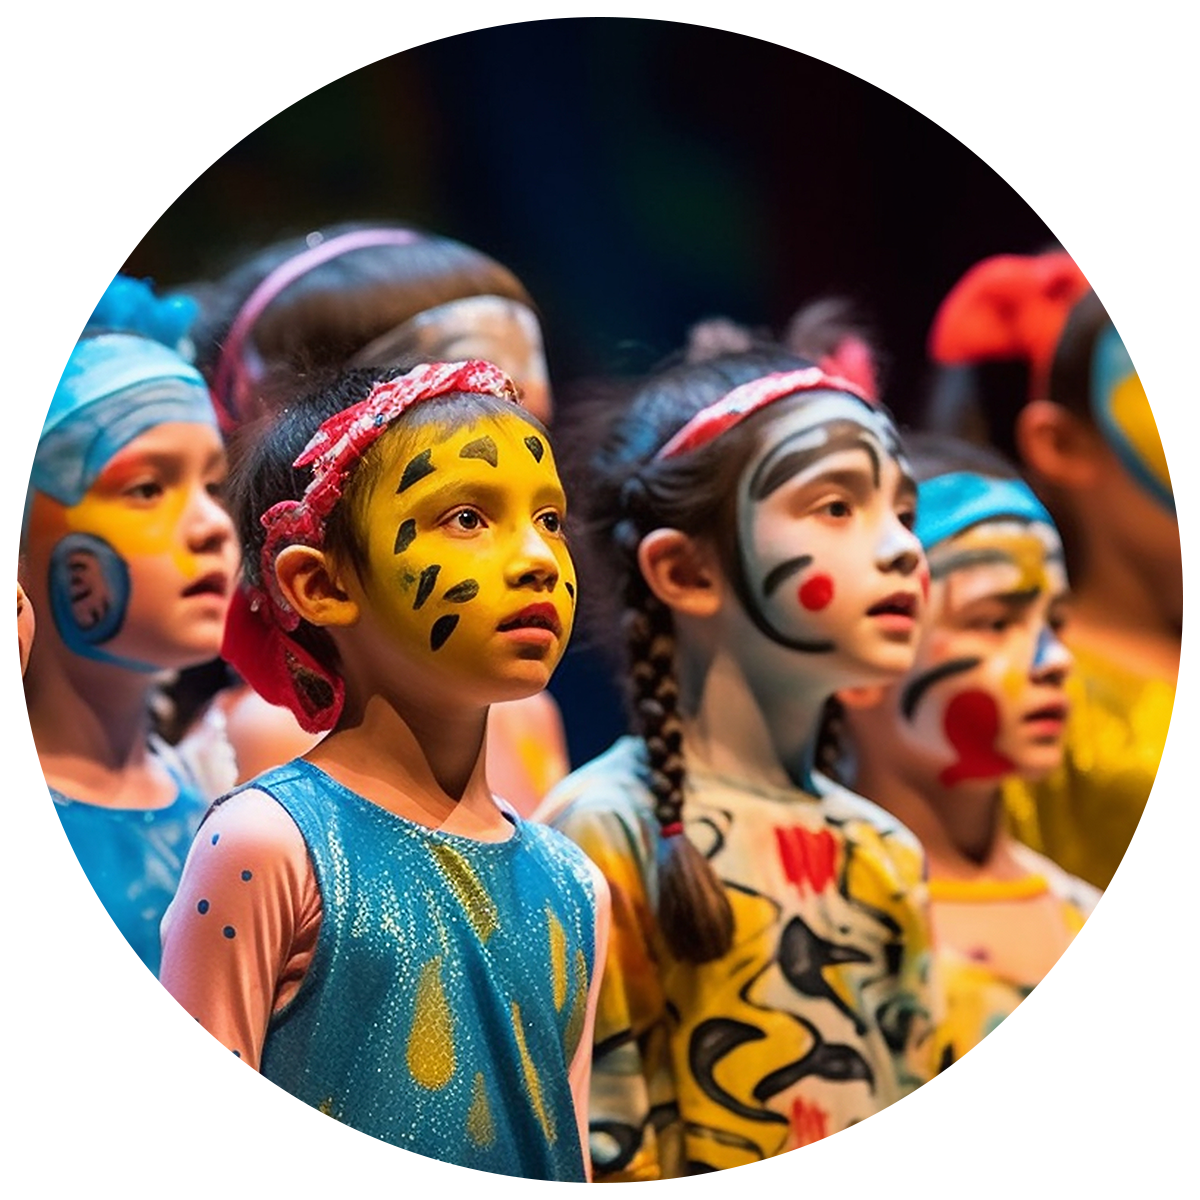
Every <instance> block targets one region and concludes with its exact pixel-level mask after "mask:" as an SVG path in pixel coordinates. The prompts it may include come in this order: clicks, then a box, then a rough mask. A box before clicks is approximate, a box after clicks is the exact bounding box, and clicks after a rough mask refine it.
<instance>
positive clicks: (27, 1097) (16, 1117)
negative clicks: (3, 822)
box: [0, 308, 91, 1200]
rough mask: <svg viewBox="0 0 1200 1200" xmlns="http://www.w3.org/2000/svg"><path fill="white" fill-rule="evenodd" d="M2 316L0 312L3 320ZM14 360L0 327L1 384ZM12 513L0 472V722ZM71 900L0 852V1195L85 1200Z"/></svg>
mask: <svg viewBox="0 0 1200 1200" xmlns="http://www.w3.org/2000/svg"><path fill="white" fill-rule="evenodd" d="M2 317H4V308H0V320H2ZM11 358H12V350H11V335H10V332H8V330H7V329H5V328H4V324H2V323H0V384H2V383H4V380H5V377H6V376H7V373H8V364H10V361H11ZM19 559H20V541H19V539H18V535H17V515H16V514H14V512H13V508H12V494H11V493H10V491H8V484H7V481H6V480H5V478H4V475H2V474H0V721H5V720H7V719H8V716H10V714H11V713H12V702H13V697H14V696H16V694H17V689H18V686H20V680H22V678H23V676H24V673H25V666H26V664H28V661H29V650H30V647H31V646H32V643H34V610H32V608H31V607H30V606H29V601H28V600H26V599H25V593H24V589H23V588H22V586H20V583H19V582H18V581H17V578H16V576H14V575H13V574H11V572H12V571H14V570H16V569H17V566H18V564H19ZM79 929H80V925H79V918H78V917H77V916H76V911H74V908H73V907H72V906H71V901H70V900H66V899H64V898H61V896H56V895H55V894H54V893H53V892H50V890H49V889H48V888H47V887H46V886H44V884H42V882H41V881H40V880H38V878H37V877H36V876H34V875H32V872H30V871H29V870H26V869H25V868H24V866H22V865H20V864H19V863H16V862H13V859H12V858H11V857H10V856H8V854H7V853H5V852H4V851H2V850H0V1112H2V1114H4V1121H2V1122H0V1196H4V1198H5V1200H37V1196H38V1195H42V1196H48V1198H54V1200H59V1198H61V1200H89V1198H90V1196H91V1186H90V1184H89V1182H88V1174H86V1171H85V1170H84V1165H83V1150H82V1147H80V1145H79V1127H78V1123H77V1122H76V1115H74V1108H73V1105H72V1102H71V1079H70V1075H68V1073H67V1060H66V1054H65V1052H64V1049H62V1033H61V1026H60V1019H59V1002H58V997H56V995H55V989H54V966H53V958H54V954H55V953H56V952H58V950H60V949H61V948H62V947H64V946H65V944H66V943H67V942H70V941H71V938H72V937H74V936H76V935H77V934H78V932H79Z"/></svg>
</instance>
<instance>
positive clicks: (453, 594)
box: [442, 579, 479, 604]
mask: <svg viewBox="0 0 1200 1200" xmlns="http://www.w3.org/2000/svg"><path fill="white" fill-rule="evenodd" d="M478 595H479V583H478V581H476V580H474V579H464V580H463V581H462V583H456V584H455V585H454V586H453V587H452V588H450V590H449V591H446V592H443V593H442V599H443V600H449V601H450V603H451V604H465V603H466V602H467V601H468V600H474V599H475V597H476V596H478Z"/></svg>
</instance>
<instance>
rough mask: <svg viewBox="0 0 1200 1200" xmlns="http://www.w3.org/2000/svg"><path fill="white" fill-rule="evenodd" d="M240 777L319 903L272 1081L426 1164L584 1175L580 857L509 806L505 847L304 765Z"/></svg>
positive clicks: (592, 905) (591, 948)
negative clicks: (313, 885)
mask: <svg viewBox="0 0 1200 1200" xmlns="http://www.w3.org/2000/svg"><path fill="white" fill-rule="evenodd" d="M246 786H247V787H252V788H255V789H257V790H259V791H262V792H265V793H266V794H268V795H269V796H271V797H272V798H273V799H275V801H276V802H277V803H279V804H280V805H282V806H283V808H284V809H285V810H286V811H287V812H288V814H289V815H290V816H291V818H292V820H293V821H295V823H296V825H297V827H298V828H299V830H300V833H301V835H302V836H303V838H304V841H305V844H306V846H307V849H308V853H309V857H310V859H311V861H312V864H313V870H314V872H315V875H316V880H317V886H318V887H319V889H320V893H321V904H322V910H321V926H320V933H319V935H318V939H317V946H316V951H315V954H314V957H313V961H312V964H311V966H310V967H309V969H308V970H307V972H306V973H305V976H304V980H303V982H302V984H301V986H300V989H299V991H298V992H297V994H296V996H295V998H294V999H293V1000H292V1001H291V1002H290V1003H289V1004H287V1005H286V1006H285V1007H284V1008H282V1009H281V1010H279V1011H278V1012H277V1013H275V1014H274V1015H273V1017H272V1018H271V1022H270V1025H269V1027H268V1030H267V1036H266V1041H265V1044H264V1047H263V1053H262V1063H261V1070H262V1073H263V1075H265V1076H266V1077H267V1078H268V1079H271V1080H273V1081H274V1082H275V1083H277V1084H278V1085H279V1086H280V1087H282V1088H285V1089H286V1090H287V1091H289V1092H291V1093H292V1094H293V1095H295V1096H297V1097H299V1098H300V1099H302V1100H304V1101H306V1102H307V1103H308V1104H311V1105H313V1106H314V1107H315V1108H318V1109H320V1110H321V1111H322V1112H325V1113H327V1114H328V1115H330V1116H332V1117H335V1118H337V1119H338V1120H340V1121H343V1122H344V1123H346V1124H347V1125H350V1126H352V1127H353V1128H355V1129H358V1130H360V1131H361V1132H363V1133H368V1134H371V1135H372V1136H374V1137H377V1138H380V1139H381V1140H383V1141H386V1142H390V1143H391V1144H393V1145H396V1146H401V1147H403V1148H404V1149H406V1150H412V1151H415V1152H416V1153H418V1154H423V1155H426V1156H428V1157H430V1158H436V1159H440V1160H442V1161H445V1162H451V1163H457V1164H459V1165H461V1166H467V1167H473V1168H476V1169H478V1170H482V1171H492V1172H495V1173H498V1174H504V1175H517V1176H523V1177H525V1178H531V1179H554V1180H574V1181H583V1180H584V1178H585V1174H584V1164H583V1154H582V1149H581V1146H580V1142H579V1133H578V1125H577V1122H576V1117H575V1108H574V1102H573V1098H572V1094H571V1090H570V1084H569V1074H568V1072H569V1069H570V1065H571V1061H572V1058H573V1056H574V1054H575V1050H576V1048H577V1046H578V1044H579V1040H580V1035H581V1033H582V1030H583V1025H584V1018H585V1013H586V1010H587V999H588V989H589V984H590V981H591V978H592V970H593V963H594V953H595V945H594V942H595V922H596V896H595V883H594V876H593V874H592V871H591V868H590V865H589V864H588V862H587V860H586V858H585V857H584V856H583V854H582V852H581V851H579V850H578V848H577V847H575V846H574V845H573V844H572V843H570V842H568V841H567V840H566V838H564V837H562V836H561V835H560V834H557V833H555V832H554V831H552V830H550V829H547V828H545V827H544V826H541V825H537V824H534V823H531V822H526V821H523V820H521V819H519V818H516V817H513V818H512V821H513V832H512V836H511V837H510V838H509V839H508V840H507V841H504V842H480V841H476V840H474V839H472V838H466V837H462V836H459V835H454V834H447V833H442V832H440V831H437V830H431V829H427V828H425V827H424V826H422V825H418V824H416V823H414V822H412V821H408V820H405V819H404V818H402V817H398V816H396V815H395V814H393V813H390V812H387V811H386V810H384V809H382V808H380V807H379V806H378V805H376V804H373V803H371V802H370V801H369V800H366V799H364V798H363V797H361V796H359V795H356V794H355V793H354V792H352V791H350V790H349V789H348V788H346V787H343V786H342V785H341V784H339V783H338V782H337V781H336V780H334V779H332V778H330V777H329V776H328V775H326V774H325V773H324V772H323V771H321V770H320V769H319V768H317V767H314V766H313V765H312V764H311V763H308V762H305V761H303V760H296V761H294V762H291V763H288V764H286V765H285V766H283V767H279V768H276V769H274V770H272V771H268V772H267V773H266V774H264V775H260V776H259V777H258V778H257V779H255V780H253V781H252V782H251V783H249V784H247V785H246Z"/></svg>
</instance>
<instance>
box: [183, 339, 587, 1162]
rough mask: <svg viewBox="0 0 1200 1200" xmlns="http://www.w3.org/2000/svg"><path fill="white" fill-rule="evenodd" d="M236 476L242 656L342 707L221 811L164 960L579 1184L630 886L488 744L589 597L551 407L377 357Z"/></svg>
mask: <svg viewBox="0 0 1200 1200" xmlns="http://www.w3.org/2000/svg"><path fill="white" fill-rule="evenodd" d="M233 495H234V508H235V511H236V513H237V516H238V521H239V527H240V529H241V531H242V533H243V536H244V538H245V543H246V559H245V579H244V582H243V586H242V588H240V589H239V591H238V594H237V596H236V597H235V600H234V604H233V608H232V610H231V613H230V619H229V624H228V629H227V633H226V638H225V644H224V650H223V652H224V654H225V656H226V658H228V660H229V661H230V662H231V663H232V664H233V665H234V667H235V668H236V669H237V670H238V671H239V672H240V673H241V674H242V676H243V677H244V678H246V679H247V680H248V681H249V682H250V683H252V684H253V685H254V686H255V688H256V689H258V690H259V692H260V693H261V694H262V695H264V696H265V697H266V698H267V699H269V700H272V701H274V702H276V703H280V704H286V705H287V706H288V708H289V709H290V710H291V712H292V713H293V714H294V715H295V717H296V719H297V721H298V722H299V724H300V725H301V726H302V727H303V728H304V729H306V730H307V731H309V732H310V733H313V734H317V733H323V732H326V731H328V732H327V734H326V736H325V737H323V738H322V739H321V740H320V741H318V742H317V743H316V745H315V746H314V747H313V748H312V749H311V750H309V751H308V752H307V753H306V754H305V755H304V756H303V757H302V758H297V759H295V760H293V761H292V762H290V763H287V764H285V765H283V766H281V767H277V768H274V769H272V770H268V771H266V772H264V773H263V774H261V775H259V776H257V777H256V778H255V779H254V780H252V781H250V782H249V783H248V784H247V785H245V786H244V787H243V788H241V789H239V790H237V791H235V792H233V793H232V794H231V795H230V796H228V797H226V798H225V799H223V800H222V801H220V802H219V803H218V804H217V805H215V806H214V808H213V810H212V812H211V813H210V814H209V816H208V817H207V818H206V820H205V822H204V824H203V825H202V826H201V829H200V833H199V835H198V836H197V838H196V841H195V844H194V846H193V848H192V851H191V853H190V854H189V856H188V861H187V865H186V867H185V870H184V875H183V880H182V882H181V884H180V888H179V892H178V895H177V897H176V900H175V902H174V904H173V905H172V907H171V909H170V911H169V912H168V914H167V917H166V919H165V920H164V922H163V969H162V980H163V983H164V985H165V986H166V987H167V988H168V989H169V990H170V991H171V993H172V994H173V995H174V996H175V997H176V999H178V1000H179V1002H180V1003H181V1004H182V1005H183V1006H184V1007H185V1008H186V1009H187V1010H188V1011H189V1012H190V1013H191V1014H192V1015H193V1016H194V1017H195V1018H196V1019H197V1020H198V1021H199V1022H200V1023H201V1024H203V1025H204V1027H205V1028H206V1029H208V1030H209V1032H210V1033H212V1034H213V1035H214V1036H215V1037H217V1038H218V1039H219V1040H220V1041H221V1042H222V1043H223V1044H224V1045H225V1046H226V1047H228V1049H229V1050H230V1051H232V1052H233V1053H234V1054H237V1055H238V1056H239V1057H240V1058H241V1059H242V1060H243V1061H245V1062H247V1063H248V1064H250V1065H251V1066H253V1067H254V1068H255V1069H257V1070H260V1071H261V1072H262V1073H263V1075H265V1076H266V1077H267V1078H268V1079H271V1080H272V1081H274V1082H275V1083H277V1084H278V1085H279V1086H280V1087H283V1088H284V1089H285V1090H287V1091H289V1092H291V1093H292V1094H293V1095H295V1096H297V1097H299V1098H300V1099H302V1100H304V1101H306V1102H307V1103H309V1104H311V1105H313V1106H314V1107H317V1108H319V1109H321V1111H323V1112H326V1113H328V1114H330V1115H332V1116H334V1117H336V1118H337V1119H338V1120H340V1121H342V1122H344V1123H345V1124H348V1125H350V1126H352V1127H354V1128H356V1129H358V1130H360V1131H361V1132H364V1133H368V1134H371V1135H372V1136H374V1137H378V1138H380V1139H381V1140H383V1141H387V1142H389V1143H391V1144H393V1145H397V1146H401V1147H403V1148H405V1149H409V1150H413V1151H415V1152H417V1153H420V1154H425V1155H428V1156H430V1157H434V1158H439V1159H442V1160H444V1161H447V1162H453V1163H458V1164H460V1165H463V1166H470V1167H473V1168H476V1169H478V1170H482V1171H493V1172H497V1173H502V1174H510V1175H519V1176H525V1177H529V1178H537V1179H562V1180H572V1181H577V1182H582V1181H583V1180H584V1179H585V1177H586V1173H587V1163H586V1158H585V1155H584V1151H583V1134H582V1130H583V1128H584V1122H585V1121H586V1096H587V1081H588V1076H589V1068H590V1055H589V1053H588V1050H589V1047H590V1040H591V1023H592V1015H593V1013H594V1006H595V998H596V986H597V984H598V979H599V972H598V964H599V962H600V961H602V958H603V953H604V936H605V934H604V931H605V929H606V919H607V917H606V914H607V897H608V892H607V888H606V886H605V884H604V881H603V879H602V878H601V877H600V876H599V874H598V873H597V872H596V871H595V868H593V867H592V866H591V864H590V863H588V862H587V860H586V858H585V857H584V856H583V854H581V853H580V851H579V850H578V848H577V847H575V846H573V845H572V844H571V843H570V842H569V841H568V840H567V839H566V838H564V837H561V836H560V835H558V834H556V833H555V832H554V831H552V830H550V829H547V828H545V827H544V826H539V825H534V824H532V823H531V822H527V821H524V820H522V819H521V818H520V817H519V816H518V815H517V814H516V813H515V812H513V811H512V810H511V809H510V808H509V807H508V806H506V805H504V804H503V803H501V802H499V801H498V800H497V798H496V797H495V796H494V795H493V793H492V790H491V788H490V786H489V784H488V779H487V775H486V769H485V760H486V753H487V731H488V710H489V707H490V705H491V704H493V703H496V702H499V701H503V700H514V699H518V698H520V697H523V696H529V695H533V694H534V693H536V692H537V691H539V690H540V689H542V688H544V687H545V686H546V684H547V683H548V682H549V680H550V676H551V674H552V673H553V671H554V668H555V666H556V665H557V663H558V661H559V658H560V657H561V655H562V653H563V651H564V649H565V647H566V643H567V639H568V638H569V636H570V633H571V627H572V624H573V620H574V610H575V571H574V567H573V565H572V562H571V556H570V554H569V552H568V550H567V545H566V539H565V535H564V531H563V522H564V519H565V507H566V505H565V498H564V496H563V490H562V485H561V483H560V482H559V478H558V472H557V469H556V467H555V464H554V457H553V454H552V452H551V449H550V445H549V442H548V440H547V439H546V434H545V430H544V429H543V428H542V426H541V425H540V424H539V423H538V422H537V421H536V419H534V418H532V417H531V416H530V415H529V414H527V413H525V412H524V410H523V409H522V408H521V407H520V405H519V404H518V403H517V402H516V391H515V387H514V385H513V384H512V382H511V380H509V379H508V377H507V376H505V375H504V374H503V373H502V372H501V371H500V370H499V369H498V368H497V367H495V366H493V365H492V364H491V363H486V362H464V363H436V364H427V365H424V366H421V367H417V368H415V369H414V370H413V371H411V372H409V373H408V374H405V375H397V374H396V373H394V372H392V373H386V372H385V373H381V372H378V371H358V372H352V373H350V374H348V375H346V376H345V377H344V378H343V379H341V380H340V381H339V382H338V383H337V384H335V385H334V386H332V387H331V388H329V389H327V390H325V391H322V392H319V393H316V394H315V395H313V396H312V397H309V398H307V399H305V400H301V401H298V402H297V403H296V404H294V405H292V406H290V407H289V408H288V410H287V411H286V412H285V413H284V414H282V415H281V417H280V418H279V420H278V422H277V423H276V424H274V425H273V426H272V427H271V429H270V430H269V431H268V432H267V433H266V434H265V435H264V436H263V437H262V438H261V439H260V440H259V442H258V443H257V445H256V446H255V448H254V451H253V453H252V455H251V456H250V458H249V459H248V460H247V461H245V462H244V463H243V464H242V466H241V469H240V470H239V472H238V474H237V477H236V479H235V486H234V489H233Z"/></svg>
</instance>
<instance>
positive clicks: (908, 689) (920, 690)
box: [900, 657, 983, 721]
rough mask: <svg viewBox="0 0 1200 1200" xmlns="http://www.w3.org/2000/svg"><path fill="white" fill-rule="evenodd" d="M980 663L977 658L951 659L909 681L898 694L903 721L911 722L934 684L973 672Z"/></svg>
mask: <svg viewBox="0 0 1200 1200" xmlns="http://www.w3.org/2000/svg"><path fill="white" fill-rule="evenodd" d="M982 662H983V659H982V658H978V657H975V658H952V659H951V660H950V661H949V662H944V663H942V664H941V665H940V666H937V667H934V668H933V669H932V670H931V671H926V672H925V673H924V674H922V675H918V676H917V677H916V678H915V679H912V680H910V681H909V683H908V684H907V685H906V686H905V688H904V691H903V692H901V693H900V711H901V712H902V713H903V714H904V719H905V720H906V721H911V720H912V719H913V717H914V716H916V712H917V705H918V704H920V703H921V698H922V697H923V696H924V695H925V693H926V692H927V691H929V689H930V688H931V687H933V686H934V684H937V683H941V682H942V680H943V679H950V678H952V677H953V676H955V675H962V674H964V673H965V672H967V671H973V670H975V668H976V667H977V666H979V665H980V664H981V663H982Z"/></svg>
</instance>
